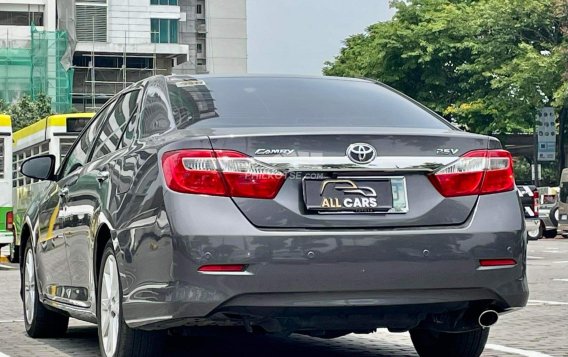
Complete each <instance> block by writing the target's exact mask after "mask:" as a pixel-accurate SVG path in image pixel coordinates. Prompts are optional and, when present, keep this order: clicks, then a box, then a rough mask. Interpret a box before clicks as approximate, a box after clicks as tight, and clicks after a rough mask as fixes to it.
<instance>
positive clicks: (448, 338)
mask: <svg viewBox="0 0 568 357" xmlns="http://www.w3.org/2000/svg"><path fill="white" fill-rule="evenodd" d="M410 337H411V338H412V343H413V344H414V348H415V349H416V352H418V354H419V355H420V357H440V356H444V357H479V356H480V355H481V353H482V352H483V349H484V348H485V344H486V343H487V338H488V337H489V329H488V328H485V329H479V330H474V331H468V332H459V333H446V332H436V331H431V330H418V329H416V330H411V331H410Z"/></svg>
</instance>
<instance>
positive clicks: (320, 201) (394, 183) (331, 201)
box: [302, 176, 408, 214]
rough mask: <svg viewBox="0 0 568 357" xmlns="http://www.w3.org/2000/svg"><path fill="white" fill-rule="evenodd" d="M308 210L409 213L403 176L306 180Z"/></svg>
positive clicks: (304, 192) (352, 212)
mask: <svg viewBox="0 0 568 357" xmlns="http://www.w3.org/2000/svg"><path fill="white" fill-rule="evenodd" d="M302 185H303V196H304V203H305V205H306V209H307V210H308V211H312V212H316V213H320V214H333V213H335V214H343V213H351V214H354V213H357V214H364V213H375V214H376V213H383V214H390V213H407V212H408V201H407V191H406V180H405V178H404V177H403V176H338V177H334V178H323V179H321V178H317V179H313V178H308V177H305V178H304V179H303V182H302Z"/></svg>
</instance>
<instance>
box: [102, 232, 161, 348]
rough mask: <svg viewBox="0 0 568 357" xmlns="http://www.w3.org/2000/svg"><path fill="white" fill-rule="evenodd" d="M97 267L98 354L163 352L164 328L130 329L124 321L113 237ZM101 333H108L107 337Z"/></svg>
mask: <svg viewBox="0 0 568 357" xmlns="http://www.w3.org/2000/svg"><path fill="white" fill-rule="evenodd" d="M100 267H101V268H100V272H99V277H98V285H97V286H98V291H97V320H98V336H99V347H100V350H101V355H102V356H103V357H131V356H132V357H136V356H137V357H146V356H159V355H160V354H163V353H164V349H163V347H164V345H165V336H166V334H165V333H164V332H153V331H152V332H151V331H142V330H136V329H131V328H130V327H128V325H126V323H125V322H124V317H123V316H122V287H121V283H120V278H119V277H120V276H119V274H118V266H117V264H116V256H115V254H114V249H113V246H112V241H109V242H108V243H107V245H106V246H105V250H104V253H103V257H102V260H101V264H100ZM113 274H114V275H113ZM105 275H106V276H105ZM103 284H106V285H103ZM109 285H110V291H109V289H108V286H109ZM115 289H116V290H115ZM103 304H104V305H103ZM103 336H107V337H106V339H105V338H104V337H103ZM113 341H114V342H113Z"/></svg>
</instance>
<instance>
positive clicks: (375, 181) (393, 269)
mask: <svg viewBox="0 0 568 357" xmlns="http://www.w3.org/2000/svg"><path fill="white" fill-rule="evenodd" d="M165 81H166V84H165V86H164V87H165V88H167V95H168V98H169V103H168V104H169V105H171V109H170V110H171V114H172V117H173V120H174V121H175V123H176V129H175V130H172V131H171V132H166V133H164V134H162V135H161V136H160V137H158V138H156V139H155V140H154V141H152V144H153V145H157V146H159V147H158V148H157V152H156V156H157V164H158V166H159V171H160V173H159V175H157V176H156V180H157V181H159V183H160V185H161V186H162V190H161V193H162V195H163V196H162V197H161V198H163V215H160V216H159V219H160V220H161V221H159V222H161V224H160V225H159V226H160V227H161V230H160V231H157V232H154V233H153V234H151V236H150V239H149V241H151V242H153V243H152V244H150V243H148V244H143V243H142V241H140V242H137V243H135V242H131V244H132V245H134V246H136V249H129V247H128V246H123V249H129V251H128V256H129V257H131V258H130V259H129V261H126V260H125V261H123V262H122V264H123V269H125V270H126V271H131V272H134V271H136V272H137V273H135V274H134V273H133V274H132V275H133V276H134V278H132V279H128V281H125V283H126V286H125V294H126V295H127V296H128V297H129V298H127V299H126V300H125V302H124V316H125V319H126V322H127V323H128V324H129V325H130V326H131V327H135V328H145V329H159V328H165V327H168V328H170V327H187V326H197V325H199V324H203V323H207V324H214V325H239V326H243V327H244V328H245V329H247V330H248V331H265V332H270V333H293V332H295V333H304V334H309V335H314V336H322V337H335V336H340V335H343V334H346V333H350V332H370V331H374V330H375V329H376V328H388V329H390V330H393V331H408V330H410V331H412V336H413V340H414V342H415V344H416V347H417V349H418V351H419V352H420V353H421V355H431V354H432V353H433V354H434V355H441V354H440V351H444V352H443V353H442V354H444V353H445V354H444V355H448V356H449V355H460V356H470V355H472V356H473V355H478V354H479V353H481V351H482V349H483V345H484V343H485V340H486V338H487V333H488V331H489V326H490V325H492V324H493V323H495V322H496V321H497V317H498V314H501V313H504V312H507V311H510V310H512V309H515V308H519V307H522V306H524V305H525V304H526V301H527V295H528V291H527V284H526V275H525V248H526V238H525V236H524V233H523V230H524V226H523V216H522V214H521V209H520V206H519V202H518V197H517V195H516V193H515V191H514V189H515V186H514V177H513V170H512V160H511V155H510V154H509V153H508V152H507V151H504V150H503V149H502V147H501V144H500V143H499V141H498V140H496V139H494V138H491V137H487V136H481V135H474V134H469V133H466V132H463V131H461V130H458V129H456V128H454V127H452V126H451V125H450V124H448V123H447V122H446V121H445V120H444V119H443V118H440V117H438V116H437V115H435V114H434V113H432V112H430V111H429V110H427V109H425V108H423V107H422V106H420V105H419V104H417V103H415V102H413V101H412V100H410V99H409V98H406V97H404V96H403V95H401V94H400V93H397V92H395V91H393V90H392V89H390V88H387V87H385V86H383V85H381V84H379V83H375V82H371V81H365V80H356V79H339V78H304V77H299V78H294V77H262V76H256V77H255V76H250V77H200V78H192V77H169V78H167V79H166V80H165ZM140 174H142V173H139V175H140ZM154 241H155V242H154ZM154 245H155V246H157V247H158V248H156V249H154V250H153V249H152V247H153V246H154ZM149 259H152V260H149ZM149 261H152V264H149ZM125 280H126V279H125ZM158 282H159V283H158ZM135 296H136V298H135ZM130 297H132V298H130ZM149 307H152V308H149ZM156 307H158V308H156ZM456 332H460V333H456ZM440 336H443V338H442V337H440ZM450 337H451V338H450ZM465 338H471V339H473V340H474V341H477V342H476V343H473V347H471V346H469V347H467V346H466V344H465V342H464V341H465V340H464V339H465ZM450 340H451V341H452V342H448V341H450ZM424 341H430V342H424ZM432 341H438V343H437V344H436V343H433V342H432ZM464 346H465V347H464ZM452 348H453V349H452ZM465 350H468V351H465ZM429 353H430V354H429ZM452 353H453V354H452Z"/></svg>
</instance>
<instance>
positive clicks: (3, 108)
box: [0, 98, 10, 114]
mask: <svg viewBox="0 0 568 357" xmlns="http://www.w3.org/2000/svg"><path fill="white" fill-rule="evenodd" d="M9 110H10V107H9V106H8V103H7V102H6V101H5V100H4V99H2V98H0V114H8V111H9Z"/></svg>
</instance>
